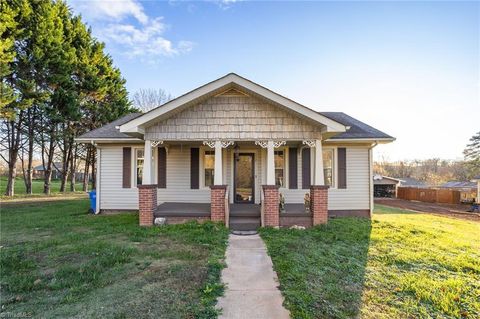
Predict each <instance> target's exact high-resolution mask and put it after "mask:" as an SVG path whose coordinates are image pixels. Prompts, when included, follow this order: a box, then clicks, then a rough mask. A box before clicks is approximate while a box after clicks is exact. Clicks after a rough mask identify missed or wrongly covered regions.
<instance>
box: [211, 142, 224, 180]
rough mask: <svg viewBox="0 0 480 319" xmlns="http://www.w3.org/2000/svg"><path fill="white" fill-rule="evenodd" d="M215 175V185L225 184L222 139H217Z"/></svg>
mask: <svg viewBox="0 0 480 319" xmlns="http://www.w3.org/2000/svg"><path fill="white" fill-rule="evenodd" d="M214 172H215V175H214V178H213V184H214V185H223V174H222V173H223V168H222V141H215V170H214Z"/></svg>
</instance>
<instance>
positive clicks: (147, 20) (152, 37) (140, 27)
mask: <svg viewBox="0 0 480 319" xmlns="http://www.w3.org/2000/svg"><path fill="white" fill-rule="evenodd" d="M70 4H71V5H72V7H73V8H74V10H75V11H76V12H77V13H81V14H82V16H83V17H84V18H85V20H86V21H87V22H89V23H90V24H92V25H93V26H94V27H93V28H92V30H93V32H94V34H95V35H96V36H97V37H98V38H99V39H100V40H102V41H105V42H106V43H107V45H109V46H110V47H111V48H112V49H114V50H116V51H119V52H121V53H122V54H125V55H126V56H128V57H130V58H140V59H142V60H145V61H148V62H154V61H156V60H157V59H159V58H160V57H162V56H174V55H178V54H182V53H187V52H190V51H191V50H192V48H193V46H194V43H193V42H191V41H187V40H180V41H178V43H176V44H175V43H173V42H172V41H171V40H169V39H167V38H166V37H165V35H164V33H165V31H166V30H167V29H168V25H167V24H166V23H165V22H164V18H163V17H149V16H148V15H147V14H146V13H145V10H144V7H143V6H142V4H141V3H139V2H138V1H136V0H120V1H118V0H117V1H114V0H96V1H72V2H71V3H70Z"/></svg>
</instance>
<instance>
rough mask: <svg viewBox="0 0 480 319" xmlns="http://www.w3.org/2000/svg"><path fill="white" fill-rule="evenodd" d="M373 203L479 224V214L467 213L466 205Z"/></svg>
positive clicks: (398, 201) (381, 200) (383, 200)
mask: <svg viewBox="0 0 480 319" xmlns="http://www.w3.org/2000/svg"><path fill="white" fill-rule="evenodd" d="M375 203H376V204H380V205H385V206H390V207H396V208H401V209H406V210H411V211H414V212H419V213H427V214H434V215H439V216H445V217H452V218H460V219H466V220H472V221H477V222H480V214H478V213H469V212H467V210H468V208H469V206H467V205H452V204H438V203H424V202H417V201H409V200H404V199H398V198H376V199H375Z"/></svg>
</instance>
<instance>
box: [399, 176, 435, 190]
mask: <svg viewBox="0 0 480 319" xmlns="http://www.w3.org/2000/svg"><path fill="white" fill-rule="evenodd" d="M397 179H398V180H400V184H399V185H398V186H400V187H418V188H425V187H428V185H427V184H425V183H424V182H422V181H419V180H418V179H415V178H411V177H397Z"/></svg>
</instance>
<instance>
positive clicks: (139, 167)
mask: <svg viewBox="0 0 480 319" xmlns="http://www.w3.org/2000/svg"><path fill="white" fill-rule="evenodd" d="M143 162H144V151H143V149H140V148H137V149H136V150H135V175H136V176H135V181H136V183H137V185H142V179H143Z"/></svg>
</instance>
